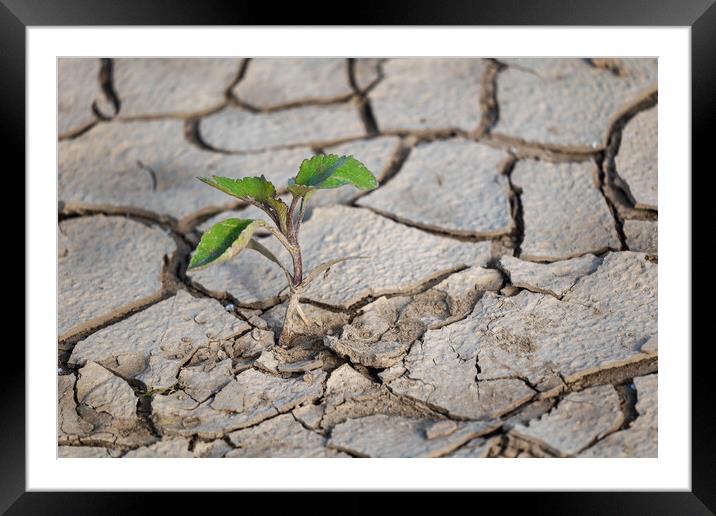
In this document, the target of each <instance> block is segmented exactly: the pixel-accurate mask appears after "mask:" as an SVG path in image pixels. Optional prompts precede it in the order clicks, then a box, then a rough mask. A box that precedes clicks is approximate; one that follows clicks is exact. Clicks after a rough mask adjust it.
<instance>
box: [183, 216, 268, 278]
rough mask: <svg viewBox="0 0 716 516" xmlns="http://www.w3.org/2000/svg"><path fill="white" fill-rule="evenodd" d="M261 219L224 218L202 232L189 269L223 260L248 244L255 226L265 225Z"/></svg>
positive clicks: (237, 252) (234, 254)
mask: <svg viewBox="0 0 716 516" xmlns="http://www.w3.org/2000/svg"><path fill="white" fill-rule="evenodd" d="M267 225H268V224H266V222H264V221H263V220H252V219H226V220H224V221H223V222H219V223H218V224H215V225H214V226H213V227H212V228H211V229H210V230H209V231H207V232H206V233H204V234H203V235H202V237H201V241H200V242H199V245H198V246H197V248H196V251H195V252H194V256H193V257H192V259H191V262H190V263H189V269H190V270H194V269H200V268H204V267H207V266H209V265H213V264H215V263H221V262H225V261H226V260H228V259H230V258H232V257H234V256H236V255H237V254H239V253H240V252H241V250H242V249H244V248H245V247H247V246H248V245H249V242H250V241H251V237H252V236H253V234H254V231H256V229H257V228H259V227H262V226H267Z"/></svg>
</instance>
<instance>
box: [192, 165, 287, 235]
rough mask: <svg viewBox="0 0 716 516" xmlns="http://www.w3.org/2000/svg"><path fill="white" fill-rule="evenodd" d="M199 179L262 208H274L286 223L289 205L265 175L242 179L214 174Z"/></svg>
mask: <svg viewBox="0 0 716 516" xmlns="http://www.w3.org/2000/svg"><path fill="white" fill-rule="evenodd" d="M199 180H200V181H203V182H204V183H206V184H207V185H210V186H213V187H214V188H216V189H218V190H221V191H222V192H224V193H227V194H229V195H232V196H234V197H237V198H238V199H241V200H244V201H253V202H254V203H257V204H258V205H259V206H260V207H262V208H264V207H269V208H272V209H273V210H274V211H275V212H276V214H277V215H278V217H279V221H282V222H283V223H284V224H285V220H286V214H287V213H288V206H286V203H285V202H283V201H282V200H281V199H279V198H278V197H277V195H276V187H275V186H274V185H273V183H272V182H271V181H269V180H268V179H266V178H265V177H264V176H261V177H243V178H240V179H231V178H229V177H221V176H213V179H209V178H206V177H200V178H199ZM264 211H266V212H267V213H269V214H270V215H272V213H271V211H270V210H266V208H264Z"/></svg>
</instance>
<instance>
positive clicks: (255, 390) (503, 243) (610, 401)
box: [57, 58, 658, 458]
mask: <svg viewBox="0 0 716 516" xmlns="http://www.w3.org/2000/svg"><path fill="white" fill-rule="evenodd" d="M603 61H604V60H599V59H511V58H505V59H499V60H494V59H444V58H431V59H336V58H330V59H328V58H326V59H301V58H291V59H285V58H257V59H243V58H224V59H210V58H208V59H190V60H182V59H124V58H117V59H60V60H59V63H58V78H59V95H58V145H59V154H58V157H59V159H58V192H59V222H58V229H57V238H58V249H57V252H58V271H59V282H58V285H59V296H58V297H59V299H58V377H57V385H58V392H57V396H58V456H59V457H66V458H71V457H100V458H116V457H127V458H131V457H187V458H188V457H195V458H202V457H203V458H206V457H324V458H351V457H448V458H450V457H455V458H457V457H463V458H465V457H472V458H486V457H655V456H657V449H658V448H657V435H658V428H657V419H658V417H657V416H658V402H657V384H658V335H657V279H658V278H657V269H658V241H657V234H658V205H657V161H656V156H657V135H658V131H657V110H658V105H657V104H658V99H657V85H656V77H657V64H656V60H652V59H616V60H609V62H608V63H607V64H605V63H604V62H603ZM317 152H325V153H337V154H354V155H355V156H356V157H357V158H358V159H360V160H361V161H363V162H364V163H365V164H366V165H367V166H368V168H369V169H371V170H372V171H373V172H374V173H375V175H376V177H377V178H378V180H379V183H380V186H379V187H378V188H377V189H376V190H374V191H372V192H368V193H364V192H359V191H356V190H350V189H348V188H344V189H336V190H332V191H325V192H323V193H322V194H319V195H316V196H315V202H313V200H312V201H311V204H309V209H308V210H307V218H306V221H305V224H304V225H303V231H302V234H301V244H302V247H303V249H304V263H305V264H306V267H307V268H308V269H310V268H311V267H312V266H313V265H317V264H319V263H321V262H323V261H325V260H328V259H333V258H336V257H342V256H362V257H364V258H363V259H360V260H354V261H349V262H346V263H341V264H339V265H336V266H334V267H332V268H331V269H330V270H329V271H327V272H326V273H325V274H324V275H323V276H322V277H321V278H319V279H317V280H316V281H315V282H314V283H313V284H312V285H311V286H310V287H309V288H307V289H306V291H305V292H304V295H303V298H302V299H301V306H302V308H303V312H304V313H305V314H306V317H307V319H308V321H309V324H307V325H306V324H304V325H302V327H301V328H299V329H298V330H297V337H296V345H295V346H294V347H293V348H291V349H289V350H283V349H279V348H277V347H276V346H275V343H276V341H277V338H278V335H279V334H280V332H281V325H282V319H283V315H284V312H285V310H286V297H287V296H286V292H285V291H284V286H285V285H284V283H285V282H284V277H283V274H282V272H281V271H280V270H279V269H278V268H277V267H276V266H274V265H273V264H268V262H266V261H264V260H263V259H261V257H260V256H259V255H258V254H257V253H253V252H246V253H242V254H241V255H240V257H239V258H238V259H235V260H233V261H230V262H227V263H225V264H222V265H220V266H216V267H213V268H209V269H206V270H202V271H198V272H192V273H189V274H187V272H186V267H187V263H188V261H189V258H190V256H191V252H192V251H193V248H194V247H195V246H196V244H197V242H198V239H199V237H200V236H201V233H202V232H203V231H205V230H206V229H208V228H209V227H210V226H211V225H212V224H213V223H214V222H217V221H219V220H223V219H224V218H227V217H229V216H238V217H243V218H246V217H249V218H254V217H258V216H260V214H259V212H258V211H257V210H256V209H255V208H253V207H251V206H247V205H245V204H243V203H241V202H238V201H237V202H231V200H230V199H228V198H227V197H225V196H223V195H222V194H221V193H218V192H215V191H214V190H212V189H210V188H207V187H206V186H205V185H202V184H201V183H200V182H199V181H196V179H195V177H196V176H204V175H211V174H217V175H224V176H229V177H239V176H245V175H257V174H264V175H265V176H266V177H267V178H268V179H270V180H271V181H273V182H275V183H277V184H280V185H284V184H285V183H286V181H287V179H288V178H289V177H291V176H293V175H294V174H295V171H296V168H297V166H298V164H299V163H300V162H301V161H302V160H303V159H305V158H307V157H309V156H310V155H312V154H314V153H317ZM279 193H280V194H281V195H284V194H285V193H286V192H285V191H280V192H279ZM258 238H261V239H262V240H261V241H262V243H264V245H265V246H266V247H268V248H270V249H271V250H272V251H273V252H275V253H276V255H277V256H279V258H283V259H284V260H285V259H286V258H287V256H286V254H285V253H284V252H282V251H283V249H282V248H280V247H279V246H278V245H277V243H276V242H275V241H274V239H269V238H263V237H261V236H259V237H258Z"/></svg>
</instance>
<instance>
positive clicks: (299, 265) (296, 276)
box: [291, 242, 303, 287]
mask: <svg viewBox="0 0 716 516" xmlns="http://www.w3.org/2000/svg"><path fill="white" fill-rule="evenodd" d="M294 245H295V251H293V252H292V253H291V258H293V285H294V286H295V287H298V286H299V285H301V283H302V282H303V258H302V257H301V248H300V247H299V246H298V242H296V243H295V244H294Z"/></svg>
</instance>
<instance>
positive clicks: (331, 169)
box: [289, 154, 378, 195]
mask: <svg viewBox="0 0 716 516" xmlns="http://www.w3.org/2000/svg"><path fill="white" fill-rule="evenodd" d="M343 185H353V186H355V187H356V188H360V189H361V190H372V189H373V188H376V187H377V186H378V180H377V179H376V178H375V176H374V175H373V173H372V172H371V171H370V170H368V169H367V168H366V166H365V165H364V164H363V163H361V162H360V161H358V160H357V159H355V158H354V157H353V156H337V155H336V154H327V155H324V154H318V155H316V156H313V157H312V158H310V159H307V160H304V161H303V163H301V168H300V169H299V171H298V174H297V175H296V179H295V180H293V181H289V190H290V191H291V193H294V194H295V195H305V193H306V192H308V191H310V190H312V189H315V188H320V189H325V188H338V187H339V186H343Z"/></svg>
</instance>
